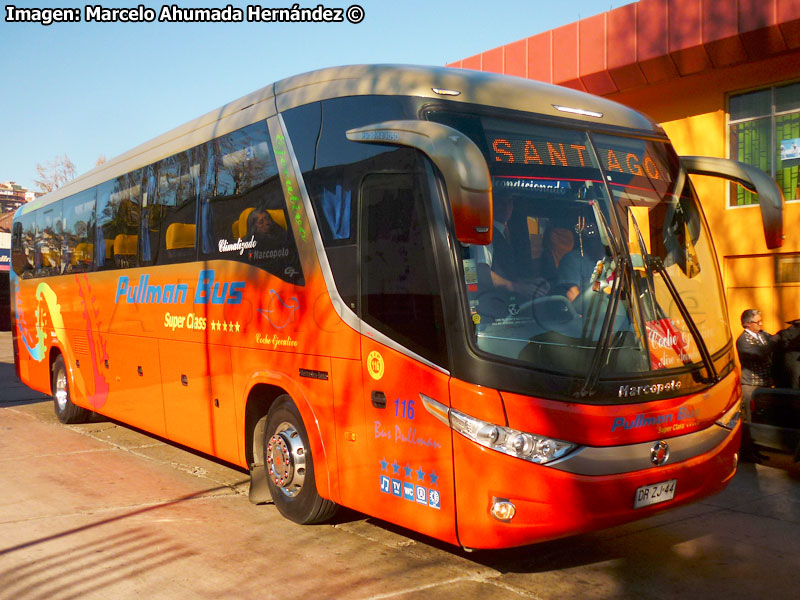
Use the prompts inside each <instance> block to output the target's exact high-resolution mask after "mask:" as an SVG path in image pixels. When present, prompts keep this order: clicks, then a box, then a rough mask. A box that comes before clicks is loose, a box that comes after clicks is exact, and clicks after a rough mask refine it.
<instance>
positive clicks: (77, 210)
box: [63, 188, 95, 273]
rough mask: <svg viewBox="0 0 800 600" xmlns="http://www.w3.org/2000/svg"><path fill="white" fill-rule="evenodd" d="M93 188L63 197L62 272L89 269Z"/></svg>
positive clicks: (91, 254) (76, 271)
mask: <svg viewBox="0 0 800 600" xmlns="http://www.w3.org/2000/svg"><path fill="white" fill-rule="evenodd" d="M94 194H95V190H94V188H92V189H89V190H86V191H84V192H80V193H78V194H76V195H74V196H70V197H69V198H65V199H64V252H63V256H64V272H65V273H84V272H86V271H89V270H91V268H92V262H93V259H94V237H95V233H94Z"/></svg>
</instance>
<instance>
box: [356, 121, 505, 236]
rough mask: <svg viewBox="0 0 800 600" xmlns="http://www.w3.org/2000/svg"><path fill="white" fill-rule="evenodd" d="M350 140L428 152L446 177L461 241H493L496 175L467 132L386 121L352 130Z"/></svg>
mask: <svg viewBox="0 0 800 600" xmlns="http://www.w3.org/2000/svg"><path fill="white" fill-rule="evenodd" d="M347 139H348V140H351V141H353V142H363V143H367V144H369V143H372V144H391V145H395V146H408V147H411V148H416V149H417V150H420V151H422V152H424V153H425V154H426V155H427V156H428V158H430V159H431V160H432V161H433V163H434V164H435V165H436V166H437V167H438V169H439V170H440V171H441V172H442V175H443V176H444V182H445V186H446V187H447V197H448V199H449V201H450V210H451V212H452V213H453V221H454V224H455V229H456V238H457V239H458V241H459V242H461V243H463V244H480V245H486V244H489V243H491V241H492V178H491V176H490V175H489V167H488V166H487V165H486V160H485V159H484V158H483V154H482V153H481V151H480V149H479V148H478V146H476V145H475V142H473V141H472V140H471V139H469V138H468V137H467V136H465V135H464V134H463V133H461V132H460V131H458V130H456V129H453V128H452V127H448V126H447V125H442V124H440V123H433V122H431V121H412V120H404V121H384V122H383V123H374V124H372V125H366V126H364V127H358V128H356V129H351V130H349V131H348V132H347Z"/></svg>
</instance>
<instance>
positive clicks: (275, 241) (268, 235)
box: [246, 208, 286, 249]
mask: <svg viewBox="0 0 800 600" xmlns="http://www.w3.org/2000/svg"><path fill="white" fill-rule="evenodd" d="M253 238H254V239H255V241H256V242H257V243H258V248H259V249H268V248H276V247H278V246H280V245H282V244H284V243H285V242H286V230H285V229H284V228H283V227H281V226H280V225H279V224H278V223H276V222H275V219H273V218H272V215H270V214H269V212H268V211H267V210H265V209H263V208H256V209H255V210H254V211H252V212H251V213H250V214H249V215H248V216H247V238H246V239H248V240H249V239H253Z"/></svg>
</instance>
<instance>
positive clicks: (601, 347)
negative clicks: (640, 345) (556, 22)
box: [576, 200, 628, 397]
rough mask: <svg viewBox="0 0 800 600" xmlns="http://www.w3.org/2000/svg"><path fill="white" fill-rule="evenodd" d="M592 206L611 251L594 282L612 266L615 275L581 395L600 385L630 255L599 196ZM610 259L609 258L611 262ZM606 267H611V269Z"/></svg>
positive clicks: (602, 234) (602, 235) (602, 240)
mask: <svg viewBox="0 0 800 600" xmlns="http://www.w3.org/2000/svg"><path fill="white" fill-rule="evenodd" d="M589 206H591V207H592V211H593V212H594V217H595V220H596V221H597V224H598V225H599V227H600V229H599V231H598V234H599V235H600V241H601V242H602V243H603V246H605V248H606V251H607V254H608V255H607V256H606V257H605V258H603V261H602V262H603V265H602V268H600V267H599V268H598V270H597V271H596V272H595V275H594V278H593V285H594V284H595V283H601V281H600V280H601V278H602V277H603V275H604V274H605V273H606V272H607V271H609V270H610V271H611V273H612V274H613V276H614V281H613V283H612V284H611V297H610V299H609V303H608V308H607V309H606V314H605V317H604V318H603V325H602V327H601V328H600V335H599V337H598V342H599V343H598V344H597V346H596V347H595V349H594V354H593V355H592V360H591V363H590V365H589V370H588V372H587V373H586V379H585V380H584V382H583V387H582V388H581V390H580V391H579V392H577V394H576V395H577V396H579V397H585V396H589V395H591V394H592V392H593V391H594V388H595V386H596V385H597V380H598V379H599V378H600V365H601V363H602V362H603V360H604V358H605V356H606V353H607V352H608V349H609V347H610V346H611V328H612V325H613V323H614V319H616V317H617V308H618V306H619V299H620V296H621V294H622V288H623V287H624V279H625V278H626V277H627V276H628V268H627V264H628V261H627V257H626V256H625V255H624V254H623V253H622V252H620V249H619V247H618V246H617V243H616V241H617V240H616V238H615V237H614V234H613V232H612V231H611V228H610V227H609V225H608V221H606V218H605V215H603V211H602V210H600V205H599V204H598V202H597V201H596V200H591V201H590V202H589ZM606 261H608V264H607V265H606ZM606 267H609V268H608V269H607V268H606ZM593 289H594V287H593ZM594 293H595V294H601V293H602V291H601V290H600V289H599V287H598V289H595V290H594ZM595 302H596V300H595V299H592V304H594V303H595ZM587 320H588V319H587Z"/></svg>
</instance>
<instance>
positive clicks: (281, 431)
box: [266, 423, 306, 497]
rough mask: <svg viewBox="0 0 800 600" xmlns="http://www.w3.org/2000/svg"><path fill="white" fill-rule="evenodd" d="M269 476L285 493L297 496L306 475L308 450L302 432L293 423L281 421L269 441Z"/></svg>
mask: <svg viewBox="0 0 800 600" xmlns="http://www.w3.org/2000/svg"><path fill="white" fill-rule="evenodd" d="M266 458H267V467H268V476H269V478H270V480H272V483H274V484H275V486H276V487H278V488H279V489H280V490H281V491H282V492H283V493H284V494H286V495H287V496H289V497H294V496H297V494H299V493H300V490H302V489H303V482H304V481H305V477H306V451H305V447H304V446H303V439H302V438H301V437H300V433H299V432H298V431H297V429H295V428H294V426H293V425H292V424H291V423H281V424H280V425H279V426H278V428H277V429H276V431H275V433H274V434H273V436H272V437H271V438H269V441H268V442H267V448H266Z"/></svg>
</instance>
